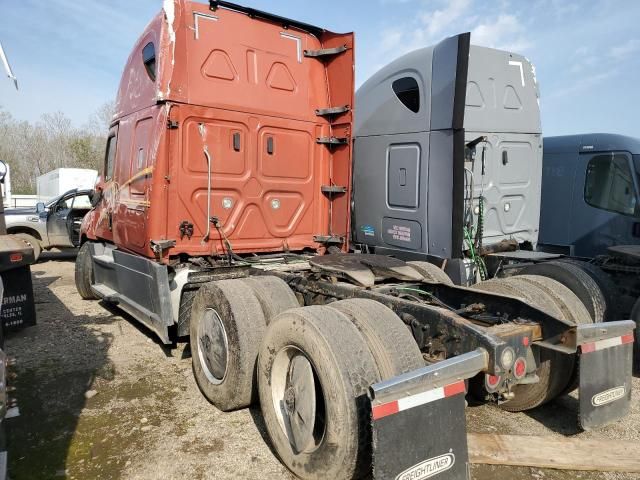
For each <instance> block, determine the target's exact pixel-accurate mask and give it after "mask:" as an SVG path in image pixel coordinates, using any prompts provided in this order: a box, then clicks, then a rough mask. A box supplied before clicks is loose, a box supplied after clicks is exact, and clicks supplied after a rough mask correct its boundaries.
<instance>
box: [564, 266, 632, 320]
mask: <svg viewBox="0 0 640 480" xmlns="http://www.w3.org/2000/svg"><path fill="white" fill-rule="evenodd" d="M558 261H559V262H564V263H568V264H570V265H575V266H576V267H578V268H580V269H581V270H583V271H585V272H586V273H587V274H588V275H589V276H590V277H591V278H592V279H593V281H594V282H596V283H597V284H598V287H600V291H601V292H602V295H603V297H604V301H605V305H606V308H605V313H604V321H605V322H612V321H615V320H620V317H619V309H618V302H617V300H616V295H617V290H618V289H617V287H616V285H615V283H613V280H612V279H611V277H610V276H609V275H608V274H607V273H606V272H605V271H604V270H602V269H601V268H599V267H598V266H597V265H593V264H592V263H589V262H584V261H582V260H576V259H574V258H561V259H560V260H558Z"/></svg>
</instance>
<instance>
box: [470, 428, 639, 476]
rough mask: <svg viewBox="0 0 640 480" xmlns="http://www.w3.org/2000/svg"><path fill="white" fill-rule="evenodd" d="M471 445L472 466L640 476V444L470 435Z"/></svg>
mask: <svg viewBox="0 0 640 480" xmlns="http://www.w3.org/2000/svg"><path fill="white" fill-rule="evenodd" d="M468 441H469V461H470V462H471V463H483V464H490V465H512V466H520V467H538V468H556V469H560V470H594V471H609V472H637V473H640V444H639V443H638V442H631V441H624V440H609V439H589V438H579V437H555V436H548V437H547V436H545V437H539V436H527V435H496V434H483V433H470V434H468Z"/></svg>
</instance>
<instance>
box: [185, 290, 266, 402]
mask: <svg viewBox="0 0 640 480" xmlns="http://www.w3.org/2000/svg"><path fill="white" fill-rule="evenodd" d="M265 327H266V321H265V318H264V314H263V313H262V308H261V306H260V302H259V301H258V299H257V298H256V296H255V295H254V293H253V291H252V290H251V288H250V287H249V286H247V285H246V284H245V283H244V282H243V281H242V280H239V279H234V280H221V281H216V282H211V283H208V284H206V285H204V286H203V287H201V288H200V290H199V291H198V293H197V294H196V296H195V299H194V301H193V306H192V307H191V320H190V324H189V333H190V338H189V342H190V345H191V357H192V365H193V375H194V377H195V379H196V383H197V384H198V387H199V388H200V391H201V392H202V394H203V395H204V396H205V397H206V398H207V400H209V401H210V402H211V403H213V404H214V405H215V406H216V407H217V408H219V409H220V410H223V411H225V412H226V411H231V410H237V409H239V408H244V407H247V406H249V405H251V404H252V403H253V401H254V400H255V398H256V396H257V395H256V393H257V391H256V386H255V371H256V359H257V357H258V350H259V348H260V342H261V341H262V337H263V335H264V331H265Z"/></svg>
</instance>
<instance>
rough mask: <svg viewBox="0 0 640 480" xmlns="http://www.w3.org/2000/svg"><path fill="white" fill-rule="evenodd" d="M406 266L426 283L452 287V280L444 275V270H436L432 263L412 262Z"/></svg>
mask: <svg viewBox="0 0 640 480" xmlns="http://www.w3.org/2000/svg"><path fill="white" fill-rule="evenodd" d="M407 265H409V266H410V267H412V268H413V269H414V270H417V271H418V273H419V274H420V275H422V276H423V277H424V278H425V279H426V280H427V281H430V282H432V283H443V284H445V285H453V280H451V278H450V277H449V275H447V274H446V272H445V271H444V270H442V269H441V268H438V267H437V266H435V265H434V264H433V263H429V262H418V261H412V262H407Z"/></svg>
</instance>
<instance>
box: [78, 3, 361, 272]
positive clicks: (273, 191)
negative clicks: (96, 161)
mask: <svg viewBox="0 0 640 480" xmlns="http://www.w3.org/2000/svg"><path fill="white" fill-rule="evenodd" d="M345 47H346V48H345ZM353 48H354V40H353V35H352V34H335V33H331V32H327V31H324V30H320V29H318V30H314V31H313V32H309V31H306V30H304V29H303V28H302V27H300V26H296V25H283V24H282V23H278V22H277V21H276V20H270V19H262V18H255V17H254V18H252V17H250V16H249V15H247V14H246V13H242V12H239V11H234V10H231V9H226V8H217V9H213V10H212V9H210V8H209V7H208V6H207V5H202V4H198V3H193V2H188V1H184V0H176V1H171V0H167V1H165V5H164V8H163V10H162V11H161V12H160V13H159V14H158V15H157V16H156V17H155V18H154V19H153V20H152V21H151V23H150V24H149V25H148V26H147V28H146V30H145V31H144V33H143V34H142V36H141V37H140V39H139V40H138V42H137V43H136V45H135V47H134V49H133V51H132V52H131V55H130V57H129V59H128V61H127V64H126V66H125V69H124V72H123V75H122V80H121V83H120V88H119V91H118V97H117V102H116V114H115V116H114V121H113V124H112V127H111V130H110V133H109V143H108V151H107V156H106V159H105V170H104V172H103V176H102V178H101V180H100V182H99V184H98V186H97V188H98V190H101V191H102V199H101V201H100V202H99V204H98V205H97V207H96V208H95V209H94V210H93V211H92V212H91V213H90V214H88V215H87V216H86V218H85V221H84V223H83V233H84V235H86V237H87V238H90V239H94V240H95V239H101V240H105V241H109V242H113V243H114V244H116V245H117V246H118V247H120V248H122V249H125V250H128V251H131V252H135V253H138V254H141V255H144V256H147V257H154V256H155V254H154V252H153V251H152V249H151V246H152V243H157V242H159V241H175V246H172V247H170V248H167V249H166V250H163V251H162V254H161V256H162V257H163V258H164V259H165V260H167V259H168V257H169V256H175V255H179V254H188V255H191V256H199V255H211V254H222V253H224V251H225V248H224V244H223V240H224V237H227V238H228V240H229V242H230V244H231V245H232V247H233V251H234V252H235V253H252V252H278V251H299V250H302V249H305V248H311V249H315V250H317V251H320V252H322V251H324V249H325V248H326V247H327V246H328V245H332V244H335V245H337V246H339V247H340V248H342V249H343V250H347V248H348V245H347V243H348V237H349V235H348V232H349V227H350V224H349V223H350V205H349V198H350V189H351V187H350V186H351V124H352V109H351V107H352V106H353V101H354V100H353V91H354V50H353ZM345 107H348V108H345ZM326 109H334V110H333V112H332V113H330V112H327V111H326ZM340 187H344V188H340ZM340 242H341V243H340Z"/></svg>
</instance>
